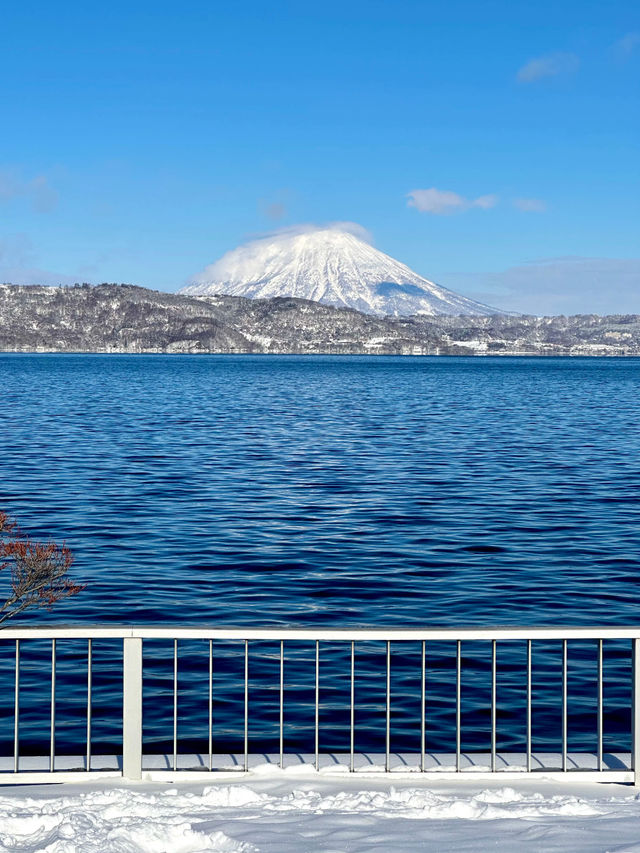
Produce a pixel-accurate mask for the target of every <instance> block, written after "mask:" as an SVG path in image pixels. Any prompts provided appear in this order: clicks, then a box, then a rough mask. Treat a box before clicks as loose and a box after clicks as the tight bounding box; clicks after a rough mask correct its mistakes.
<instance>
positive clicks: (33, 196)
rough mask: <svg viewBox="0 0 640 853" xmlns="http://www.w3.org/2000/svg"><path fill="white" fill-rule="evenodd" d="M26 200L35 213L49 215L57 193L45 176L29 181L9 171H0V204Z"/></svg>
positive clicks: (55, 202) (17, 173) (13, 171)
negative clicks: (20, 199)
mask: <svg viewBox="0 0 640 853" xmlns="http://www.w3.org/2000/svg"><path fill="white" fill-rule="evenodd" d="M17 198H26V199H28V200H29V202H30V203H31V206H32V207H33V209H34V210H35V211H36V212H37V213H50V212H51V211H52V210H53V209H54V208H55V206H56V205H57V203H58V193H57V191H56V190H55V188H54V187H52V186H51V182H50V181H49V179H48V178H47V177H46V175H36V176H35V177H34V178H31V179H30V180H26V179H25V178H23V177H22V176H21V175H20V173H19V172H16V171H15V170H11V169H4V170H2V171H0V202H10V201H13V200H14V199H17Z"/></svg>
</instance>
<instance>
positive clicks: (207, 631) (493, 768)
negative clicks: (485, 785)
mask: <svg viewBox="0 0 640 853" xmlns="http://www.w3.org/2000/svg"><path fill="white" fill-rule="evenodd" d="M63 639H64V640H75V641H80V640H83V641H85V642H86V720H85V727H86V729H85V730H86V740H85V743H84V744H82V745H78V755H79V756H80V755H81V757H82V764H83V767H82V769H81V770H79V769H77V768H75V767H73V766H71V769H69V766H70V760H67V761H66V762H65V761H62V762H61V761H57V756H56V709H57V703H58V701H59V696H58V695H57V686H56V673H57V641H59V640H63ZM33 640H40V641H42V640H44V641H49V642H50V650H51V655H50V672H49V674H48V676H47V674H46V672H45V678H47V677H48V679H49V681H50V687H49V691H50V713H49V732H48V739H49V755H48V766H47V768H45V769H42V768H40V769H38V768H36V769H29V768H28V767H26V764H28V763H29V762H27V761H26V758H25V759H24V760H23V757H22V756H21V747H22V746H23V745H24V744H23V739H22V737H21V703H20V699H21V654H22V651H23V648H24V647H26V645H27V644H28V643H29V642H31V641H33ZM96 640H112V641H113V640H118V641H119V640H122V671H121V673H119V672H116V673H113V674H112V678H113V679H115V680H120V679H121V684H122V726H121V749H120V752H119V755H117V756H116V759H117V766H115V767H112V768H111V769H108V770H105V769H104V767H103V768H102V769H97V768H96V767H95V762H94V756H93V755H92V723H93V721H94V711H93V704H92V697H93V690H94V682H93V675H94V667H93V643H94V641H96ZM145 640H146V641H152V640H153V641H158V640H164V641H167V640H168V641H172V643H173V679H172V680H173V687H172V693H173V708H172V724H173V731H172V754H170V755H169V756H167V765H166V766H165V768H164V769H159V768H158V767H156V768H155V769H154V768H153V767H151V768H150V769H145V766H144V755H143V692H144V691H143V663H144V661H145V658H144V655H143V641H145ZM186 640H189V641H201V642H202V643H203V644H205V648H206V647H207V646H208V654H207V657H208V666H207V669H206V678H205V677H203V679H202V681H203V684H202V691H203V693H204V694H205V695H206V703H207V708H208V755H206V754H205V756H204V760H203V761H201V763H200V766H199V770H200V772H204V773H208V774H211V773H213V772H224V770H223V771H220V768H219V767H217V766H214V764H215V762H214V740H215V731H214V705H215V700H216V697H215V695H214V680H213V675H214V666H215V661H216V655H217V648H218V644H219V643H221V642H222V643H224V642H226V643H228V642H229V641H235V642H238V643H239V645H240V650H241V651H240V654H241V655H242V656H243V660H242V670H243V677H242V685H241V688H242V693H241V699H240V700H239V701H241V703H242V708H243V720H242V744H243V751H242V753H241V754H240V755H239V756H238V759H237V765H236V769H235V770H234V772H238V770H239V771H240V772H247V771H249V770H250V765H251V758H252V755H251V753H250V737H249V735H250V726H251V710H252V705H251V673H250V650H251V646H252V643H256V644H257V643H265V642H269V643H273V644H277V650H278V652H277V683H276V685H275V687H274V694H275V695H276V696H277V700H276V705H277V707H275V708H273V709H272V710H273V711H274V715H275V718H276V719H277V743H278V754H277V755H274V756H271V757H270V760H273V762H274V763H276V764H279V765H280V767H283V766H284V764H285V758H286V757H287V755H288V754H289V753H287V749H286V740H285V716H286V713H287V707H288V706H287V702H286V697H285V683H286V682H285V661H286V654H285V652H286V648H287V644H290V643H297V644H308V645H309V646H310V648H311V649H312V650H313V658H311V667H312V672H311V673H310V684H312V689H313V739H312V742H313V750H312V751H311V750H309V752H310V764H311V765H312V766H313V767H315V769H316V770H318V769H320V767H321V763H322V758H323V753H322V752H321V749H320V735H321V729H322V727H321V719H320V710H321V691H322V689H323V683H322V679H321V644H322V650H323V653H324V649H325V648H327V647H329V646H332V645H334V644H342V646H343V647H345V648H346V650H347V652H346V660H347V662H348V664H347V667H348V668H347V674H346V677H347V678H348V697H349V698H348V729H349V730H348V744H349V748H348V752H347V753H346V755H344V756H342V757H343V758H344V765H343V766H346V767H347V768H348V770H349V771H350V772H358V769H357V768H356V763H357V758H358V753H357V752H356V749H355V744H356V709H357V699H358V696H357V689H356V667H355V661H356V650H357V647H358V644H364V643H376V642H380V643H383V644H384V646H383V648H384V669H383V671H382V672H380V676H381V679H382V682H383V684H384V746H385V749H384V754H383V755H382V754H381V755H380V763H379V765H376V764H375V762H374V763H373V769H374V770H379V771H380V772H384V773H389V772H396V768H394V767H392V763H393V761H392V759H393V758H394V753H393V752H392V725H391V716H392V702H393V697H392V649H393V650H395V649H397V648H398V647H403V648H405V649H406V648H407V646H408V644H413V645H412V648H414V649H417V651H418V658H417V660H418V661H419V697H418V701H419V703H420V705H419V707H420V724H419V731H416V748H415V750H414V752H413V757H414V758H415V761H416V763H415V766H411V767H407V765H406V764H404V765H403V766H404V767H407V769H409V770H411V772H415V771H418V772H420V773H421V774H424V775H430V774H431V773H432V772H434V767H433V761H431V754H430V753H429V752H428V751H427V726H428V720H429V705H428V695H427V677H428V673H429V666H428V662H429V659H428V650H429V645H430V644H432V643H441V644H451V648H452V649H453V650H454V654H455V690H454V694H455V752H452V753H451V755H450V759H451V766H450V769H446V768H447V766H448V765H447V763H446V761H445V762H444V767H445V769H443V767H442V765H443V761H442V760H440V765H441V766H440V767H438V768H437V772H438V776H439V777H440V778H442V776H443V774H444V775H445V776H447V775H448V774H449V773H451V774H453V775H455V774H460V773H462V772H464V767H463V763H466V764H467V765H468V764H469V762H470V761H471V759H470V758H469V754H468V753H466V752H465V751H464V750H463V746H462V736H463V729H464V727H463V719H462V717H463V714H462V705H463V703H462V685H463V674H464V667H463V655H462V649H463V644H464V643H467V642H474V643H482V644H488V647H487V648H488V650H489V651H490V691H489V700H488V707H487V708H486V710H487V719H488V729H489V730H488V732H487V735H488V742H489V745H490V748H489V750H488V752H487V754H486V755H485V756H484V757H483V761H485V764H486V766H485V765H484V764H482V762H480V764H478V763H476V766H474V767H472V768H471V769H473V771H474V777H475V778H482V777H483V776H486V775H491V774H495V773H505V772H506V773H509V772H514V773H518V776H519V777H522V776H523V774H524V775H526V774H531V773H535V772H539V771H540V770H544V772H545V775H547V776H552V777H557V776H560V775H562V774H567V773H569V772H570V773H571V776H572V777H573V778H577V776H580V777H582V778H591V779H601V780H603V781H605V780H606V781H608V780H612V779H616V780H621V781H631V782H633V783H634V784H635V785H638V784H640V628H638V627H622V628H596V627H589V628H577V627H565V628H562V627H553V628H520V627H515V628H514V627H504V628H497V627H496V628H465V629H448V628H428V629H427V628H425V629H397V628H386V629H385V628H368V629H349V628H347V629H301V628H264V629H262V628H253V629H250V628H204V627H189V628H177V627H166V628H159V627H144V626H140V627H138V626H133V627H106V626H97V627H85V626H64V627H24V628H6V629H4V630H2V631H1V632H0V654H5V653H6V651H7V649H9V650H10V651H11V656H12V659H13V660H14V664H13V665H14V669H15V672H14V679H13V682H14V697H13V699H14V701H13V738H12V740H13V755H12V756H7V760H11V764H12V769H11V768H10V767H8V766H7V765H6V764H5V765H4V766H3V767H2V766H0V782H5V781H9V780H10V781H13V782H16V781H29V782H33V781H65V780H67V779H72V778H78V776H80V775H84V776H86V774H87V773H90V774H100V775H110V776H121V777H124V778H127V779H139V778H141V777H142V776H143V775H145V776H146V777H149V778H155V779H168V778H177V777H178V776H180V775H181V774H184V773H185V770H184V769H181V767H180V755H181V753H180V740H179V726H178V720H179V698H180V689H179V680H178V676H179V641H186ZM574 640H575V641H578V640H579V641H590V642H593V643H594V644H595V645H594V650H595V686H596V693H595V701H596V713H595V732H594V743H595V750H594V752H593V758H594V762H593V764H592V765H591V766H590V769H585V768H582V769H581V768H580V766H579V764H576V762H575V760H574V758H572V757H571V755H570V752H569V747H568V739H569V713H568V711H569V693H568V672H569V669H568V661H569V654H568V643H569V642H571V641H574ZM504 641H519V642H520V643H521V644H522V650H523V652H524V667H523V670H524V671H523V673H522V680H523V684H524V693H525V699H526V701H525V703H524V720H523V722H524V731H525V750H524V753H523V755H522V756H521V758H522V761H521V762H520V763H519V764H517V762H516V763H515V764H513V763H512V764H509V763H508V762H505V761H503V760H501V761H500V768H499V767H498V764H499V761H498V759H499V758H501V753H500V751H499V750H498V698H499V697H498V654H497V650H498V645H499V644H500V643H502V642H504ZM542 641H559V644H560V646H559V649H560V664H561V691H560V696H559V697H558V705H559V709H560V719H561V751H560V753H559V754H558V756H557V758H558V759H559V763H560V768H559V769H558V768H553V767H552V768H551V770H550V769H549V767H544V766H541V765H540V762H539V761H538V760H537V759H536V757H535V752H534V750H533V748H532V708H533V707H534V697H533V689H532V649H533V647H534V645H535V644H536V643H538V642H542ZM607 641H619V642H620V641H623V642H624V643H625V644H626V643H627V642H628V643H629V644H630V649H629V651H630V654H629V658H628V660H629V665H630V673H629V675H630V680H629V683H630V689H629V693H628V709H629V720H630V731H629V737H630V742H631V753H630V755H629V758H628V761H627V762H626V765H625V764H624V762H622V764H623V766H620V763H618V768H617V769H613V768H612V767H611V766H609V765H608V764H607V762H606V761H605V752H604V746H603V732H604V728H603V720H604V695H603V681H604V667H603V644H604V643H606V642H607ZM13 646H14V649H15V650H14V651H13V649H12V647H13ZM5 657H6V655H5ZM83 678H84V676H83ZM80 746H81V747H82V749H81V750H80ZM295 754H296V755H299V752H298V751H295ZM472 758H473V756H472ZM441 759H442V756H441ZM77 760H79V758H78V759H77ZM430 761H431V763H430ZM25 762H26V764H25ZM31 763H32V764H33V761H32V762H31ZM72 763H73V762H71V765H72ZM336 763H337V764H340V763H341V762H340V761H337V762H336ZM570 764H572V765H573V766H572V767H570ZM534 765H535V766H534ZM225 769H227V768H225ZM193 772H194V771H193V770H191V771H190V776H191V778H192V774H193ZM196 772H197V771H196ZM576 774H577V776H576Z"/></svg>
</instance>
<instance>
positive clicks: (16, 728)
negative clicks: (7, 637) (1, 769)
mask: <svg viewBox="0 0 640 853" xmlns="http://www.w3.org/2000/svg"><path fill="white" fill-rule="evenodd" d="M19 763H20V640H16V673H15V693H14V704H13V772H14V773H17V772H18V765H19Z"/></svg>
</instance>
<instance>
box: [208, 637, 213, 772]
mask: <svg viewBox="0 0 640 853" xmlns="http://www.w3.org/2000/svg"><path fill="white" fill-rule="evenodd" d="M209 770H213V640H209Z"/></svg>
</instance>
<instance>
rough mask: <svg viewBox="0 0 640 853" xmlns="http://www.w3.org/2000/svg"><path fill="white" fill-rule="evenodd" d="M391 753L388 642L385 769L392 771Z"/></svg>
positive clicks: (389, 648) (388, 645) (388, 644)
mask: <svg viewBox="0 0 640 853" xmlns="http://www.w3.org/2000/svg"><path fill="white" fill-rule="evenodd" d="M390 752H391V643H390V642H389V640H387V720H386V737H385V761H384V769H385V771H386V772H387V773H388V772H389V770H390V761H389V754H390Z"/></svg>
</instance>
